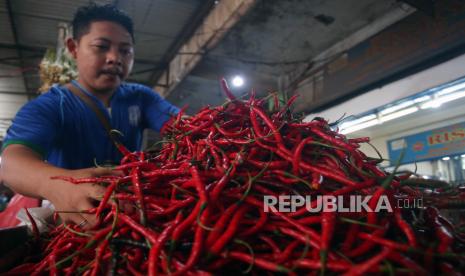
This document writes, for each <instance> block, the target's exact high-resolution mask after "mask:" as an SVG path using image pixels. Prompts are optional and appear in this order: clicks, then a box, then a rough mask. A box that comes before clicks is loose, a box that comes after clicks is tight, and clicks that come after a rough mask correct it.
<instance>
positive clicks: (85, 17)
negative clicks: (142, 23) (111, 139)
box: [72, 3, 134, 41]
mask: <svg viewBox="0 0 465 276" xmlns="http://www.w3.org/2000/svg"><path fill="white" fill-rule="evenodd" d="M96 21H111V22H115V23H117V24H119V25H121V26H122V27H124V28H125V29H126V30H127V31H128V33H129V34H130V35H131V37H132V41H134V29H133V23H132V19H131V18H130V17H129V16H128V15H127V14H126V13H125V12H123V11H121V10H119V9H117V8H116V7H115V6H114V5H111V4H106V5H97V4H95V3H91V4H89V5H87V6H83V7H80V8H79V9H78V10H77V11H76V13H75V14H74V18H73V22H72V25H73V38H74V39H76V40H79V39H80V38H81V37H82V36H83V35H84V34H86V33H88V32H89V28H90V24H91V23H92V22H96Z"/></svg>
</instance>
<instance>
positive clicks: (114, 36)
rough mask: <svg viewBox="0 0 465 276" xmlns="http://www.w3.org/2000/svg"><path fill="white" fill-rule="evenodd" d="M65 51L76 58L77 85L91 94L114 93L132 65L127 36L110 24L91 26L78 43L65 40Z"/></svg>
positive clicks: (128, 37)
mask: <svg viewBox="0 0 465 276" xmlns="http://www.w3.org/2000/svg"><path fill="white" fill-rule="evenodd" d="M68 49H69V50H70V52H71V54H72V55H73V57H74V58H75V59H76V63H77V68H78V72H79V82H80V83H81V85H83V86H84V87H85V88H86V89H88V90H90V91H93V92H108V91H114V89H116V88H117V87H118V86H119V85H120V84H121V82H122V81H123V80H124V79H126V78H127V76H128V75H129V73H130V72H131V69H132V65H133V63H134V46H133V41H132V38H131V35H130V34H129V32H128V31H127V30H126V29H125V28H124V27H123V26H121V25H119V24H117V23H114V22H110V21H96V22H93V23H91V24H90V27H89V32H88V33H86V34H84V35H82V36H81V38H80V39H79V41H73V40H71V41H68Z"/></svg>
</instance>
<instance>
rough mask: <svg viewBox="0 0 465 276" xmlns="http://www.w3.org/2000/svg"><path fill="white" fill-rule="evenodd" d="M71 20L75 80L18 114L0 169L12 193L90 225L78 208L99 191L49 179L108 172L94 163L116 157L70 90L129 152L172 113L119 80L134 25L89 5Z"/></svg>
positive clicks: (130, 55) (127, 66) (129, 55)
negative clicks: (106, 122)
mask: <svg viewBox="0 0 465 276" xmlns="http://www.w3.org/2000/svg"><path fill="white" fill-rule="evenodd" d="M72 24H73V38H70V39H68V40H67V41H66V45H67V48H68V50H69V52H70V53H71V55H72V57H73V58H74V59H75V60H76V64H77V69H78V73H79V77H78V80H77V81H74V82H73V83H72V84H67V85H65V86H60V87H59V86H54V87H52V88H51V89H50V90H49V92H47V93H45V94H44V95H42V96H40V97H38V98H37V99H35V100H33V101H31V102H29V103H27V104H26V105H25V106H24V107H23V108H22V109H21V110H20V111H19V112H18V114H17V115H16V118H15V119H14V120H13V124H12V126H11V127H10V129H9V130H8V132H7V136H6V138H5V141H4V145H3V153H2V168H1V169H2V175H3V178H4V180H5V182H6V183H7V184H8V185H9V186H10V187H11V188H12V189H13V190H15V191H16V192H18V193H21V194H24V195H26V196H30V197H36V198H42V199H47V200H49V201H50V202H51V203H53V205H54V206H55V208H56V210H58V211H68V212H67V213H61V214H60V216H61V218H62V219H63V220H64V221H65V222H73V223H76V224H78V225H81V226H82V227H84V228H87V229H89V228H91V227H92V226H93V225H95V223H96V219H95V217H94V216H92V215H89V214H82V213H79V211H82V210H87V209H90V208H92V207H94V205H93V203H94V202H95V200H99V199H101V197H102V195H103V193H104V188H103V187H101V186H99V185H97V184H80V185H74V184H71V183H69V182H66V181H63V180H51V179H50V178H51V177H53V176H70V177H74V178H81V177H96V176H101V175H106V174H111V173H114V172H112V171H111V170H109V169H105V168H101V167H99V168H95V167H94V164H95V163H94V162H96V163H97V164H102V163H104V162H106V161H107V160H112V161H116V162H117V161H119V160H120V159H121V157H122V156H121V154H120V153H119V152H118V151H117V149H116V148H115V146H114V145H113V143H112V141H111V139H109V137H108V135H107V133H106V131H105V129H104V127H103V124H102V123H101V121H99V119H98V118H97V116H96V112H94V111H93V110H92V109H91V108H90V107H89V105H88V104H86V103H84V102H83V101H82V100H81V99H80V98H79V97H77V96H76V95H75V94H73V92H72V90H73V89H74V90H77V89H79V90H80V91H81V92H82V93H86V94H87V95H88V97H90V98H91V99H92V100H93V101H94V102H95V103H96V104H97V106H98V108H99V109H101V111H102V112H103V113H104V114H105V115H106V116H108V120H110V122H111V125H112V127H113V128H114V129H117V130H119V131H120V132H122V134H123V136H122V138H121V142H122V143H123V144H124V145H125V146H126V147H127V148H128V149H129V150H131V151H135V150H139V149H140V146H141V140H142V132H143V130H144V129H145V128H152V129H154V130H158V131H159V130H160V129H161V128H162V126H163V125H164V124H165V123H166V122H167V121H168V120H169V118H170V117H171V116H173V115H175V114H176V113H177V112H178V111H179V110H178V108H176V107H174V106H173V105H171V104H169V103H168V102H166V101H165V100H163V99H162V98H161V97H160V96H159V95H157V94H156V93H154V92H153V91H152V90H151V89H150V88H148V87H146V86H142V85H138V84H129V83H124V82H123V81H124V80H125V78H127V76H128V75H129V73H130V71H131V69H132V65H133V62H134V37H133V25H132V20H131V19H130V18H129V17H128V16H127V15H126V14H124V13H122V12H121V11H119V10H117V9H116V8H114V7H113V6H111V5H105V6H97V5H95V4H92V5H89V6H86V7H82V8H80V9H78V11H77V12H76V14H75V16H74V20H73V22H72ZM69 211H71V212H69Z"/></svg>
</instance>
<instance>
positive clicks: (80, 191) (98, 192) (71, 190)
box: [43, 168, 119, 230]
mask: <svg viewBox="0 0 465 276" xmlns="http://www.w3.org/2000/svg"><path fill="white" fill-rule="evenodd" d="M117 174H119V173H118V172H116V171H112V170H111V169H106V168H88V169H81V170H73V171H70V174H67V175H66V176H71V177H73V178H75V179H79V178H89V177H99V176H104V175H117ZM43 194H44V197H45V198H46V199H48V200H49V201H50V202H51V203H52V204H53V205H54V206H55V210H56V211H57V212H58V214H59V215H60V217H61V219H62V220H63V221H64V222H66V223H75V224H77V225H79V226H80V227H82V228H83V229H86V230H87V229H91V228H92V227H94V226H95V225H96V223H97V218H96V217H95V214H87V213H85V211H87V210H89V209H92V208H94V207H96V206H97V204H98V202H99V201H100V200H102V198H103V196H104V194H105V187H103V186H100V185H99V184H96V183H86V184H73V183H70V182H68V181H64V180H60V179H51V180H50V182H49V184H48V185H47V191H45V192H43Z"/></svg>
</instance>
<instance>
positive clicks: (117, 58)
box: [106, 49, 122, 65]
mask: <svg viewBox="0 0 465 276" xmlns="http://www.w3.org/2000/svg"><path fill="white" fill-rule="evenodd" d="M121 59H122V57H121V54H120V53H119V51H118V49H110V51H108V53H107V60H106V63H107V64H116V65H122V60H121Z"/></svg>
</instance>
